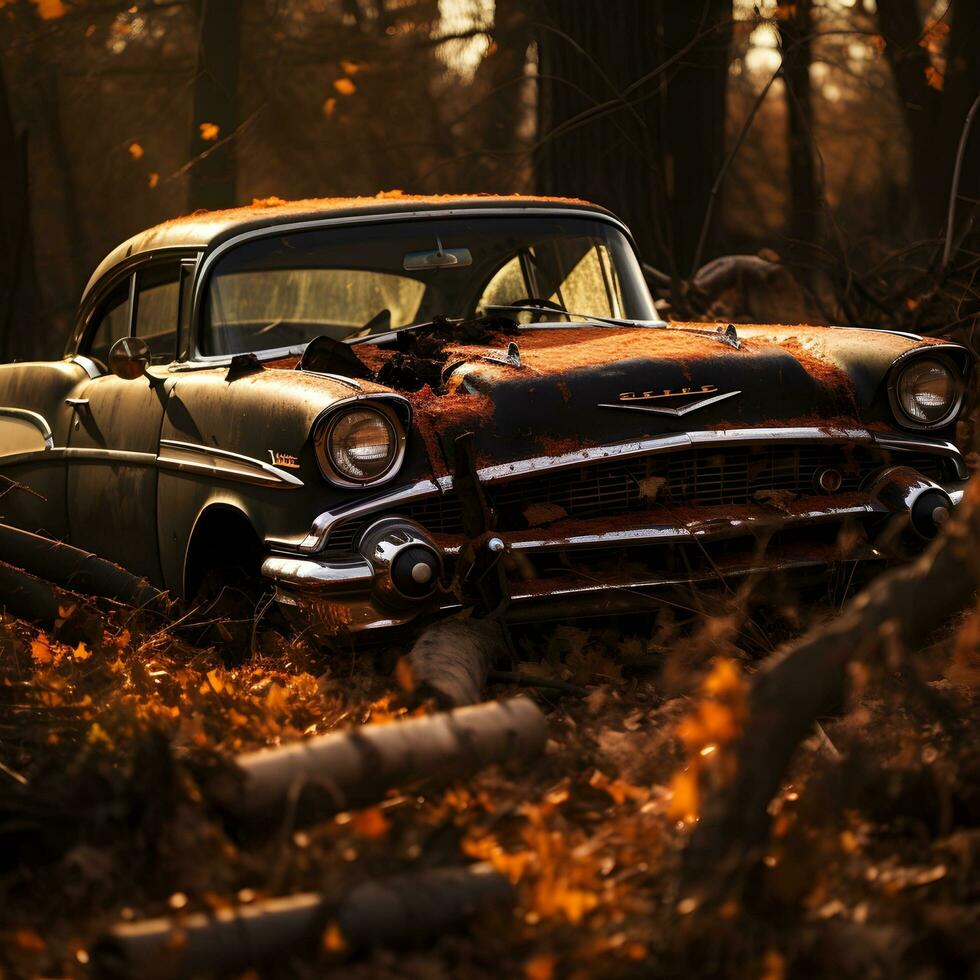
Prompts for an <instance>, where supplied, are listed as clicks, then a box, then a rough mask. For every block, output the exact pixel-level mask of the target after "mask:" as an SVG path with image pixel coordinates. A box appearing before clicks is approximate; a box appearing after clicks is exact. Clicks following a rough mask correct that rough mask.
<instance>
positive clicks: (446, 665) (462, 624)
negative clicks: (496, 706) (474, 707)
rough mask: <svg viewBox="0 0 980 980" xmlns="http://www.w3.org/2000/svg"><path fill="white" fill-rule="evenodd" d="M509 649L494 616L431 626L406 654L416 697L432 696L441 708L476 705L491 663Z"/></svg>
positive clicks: (481, 693) (481, 698)
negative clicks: (492, 617)
mask: <svg viewBox="0 0 980 980" xmlns="http://www.w3.org/2000/svg"><path fill="white" fill-rule="evenodd" d="M508 649H509V646H508V642H507V636H506V634H505V632H504V627H503V626H502V625H501V623H500V622H499V621H498V620H495V619H449V620H446V621H444V622H441V623H436V624H435V625H434V626H430V627H429V628H428V629H427V630H425V631H424V632H423V633H422V634H421V636H419V638H418V640H416V642H415V646H413V647H412V650H411V653H409V655H408V662H409V665H410V666H411V668H412V680H413V681H414V683H415V689H414V694H415V697H416V698H417V699H418V700H420V701H421V700H425V699H426V698H432V699H433V700H434V701H435V702H436V704H437V705H438V706H439V707H440V708H458V707H462V706H463V705H466V704H478V703H479V702H480V701H482V700H483V688H484V687H485V686H486V683H487V671H488V670H489V669H490V664H491V663H492V662H493V660H494V658H495V657H496V656H497V655H498V654H500V653H503V652H506V651H507V650H508Z"/></svg>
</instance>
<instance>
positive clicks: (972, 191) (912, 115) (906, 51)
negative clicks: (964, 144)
mask: <svg viewBox="0 0 980 980" xmlns="http://www.w3.org/2000/svg"><path fill="white" fill-rule="evenodd" d="M949 23H950V33H949V41H948V45H947V50H946V55H947V57H946V72H945V75H944V76H940V75H938V73H937V72H936V71H935V70H934V68H933V65H932V62H931V60H930V57H929V52H928V50H927V49H926V47H924V46H923V44H922V43H920V42H921V41H922V40H923V31H924V30H925V25H924V24H923V21H922V17H921V15H920V12H919V4H918V3H917V2H916V0H878V26H879V29H880V31H881V34H882V37H883V38H884V40H885V56H886V57H887V58H888V62H889V64H890V66H891V69H892V75H893V77H894V79H895V88H896V90H897V92H898V98H899V101H900V103H901V105H902V111H903V113H904V115H905V124H906V127H907V129H908V137H909V159H910V164H909V166H910V173H909V188H910V191H911V194H912V198H913V200H914V202H915V204H916V210H917V211H918V217H919V221H920V224H921V225H922V228H923V229H924V230H925V231H926V232H927V233H929V234H938V232H939V230H940V228H941V227H942V223H943V220H944V218H945V216H946V208H947V205H948V202H949V192H950V181H951V179H952V174H953V164H954V161H955V158H956V148H957V145H958V142H959V138H960V133H961V132H962V129H963V123H964V121H965V119H966V114H967V112H968V111H969V108H970V105H971V104H972V102H973V100H974V99H975V98H976V96H977V93H978V92H980V45H978V44H977V37H978V34H980V5H978V4H977V3H976V2H975V0H953V2H952V6H951V11H950V18H949ZM930 83H931V84H930ZM978 194H980V135H978V134H976V133H974V136H973V138H972V139H971V140H970V143H969V146H968V151H967V156H966V159H965V160H964V166H963V182H962V184H961V186H960V195H961V197H962V198H964V199H969V200H972V201H974V202H975V201H976V199H977V196H978Z"/></svg>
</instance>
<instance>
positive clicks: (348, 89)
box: [333, 78, 357, 95]
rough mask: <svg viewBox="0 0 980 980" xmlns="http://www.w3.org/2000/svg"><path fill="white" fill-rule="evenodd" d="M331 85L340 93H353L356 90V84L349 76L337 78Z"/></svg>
mask: <svg viewBox="0 0 980 980" xmlns="http://www.w3.org/2000/svg"><path fill="white" fill-rule="evenodd" d="M333 87H334V88H335V89H336V90H337V92H338V93H339V94H340V95H353V94H354V93H355V92H356V91H357V86H356V85H355V84H354V83H353V82H352V81H351V80H350V79H349V78H338V79H337V80H336V81H335V82H334V83H333Z"/></svg>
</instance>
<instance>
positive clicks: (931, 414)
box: [895, 357, 962, 427]
mask: <svg viewBox="0 0 980 980" xmlns="http://www.w3.org/2000/svg"><path fill="white" fill-rule="evenodd" d="M961 397H962V386H961V385H960V381H959V377H958V376H957V375H956V373H955V372H954V371H953V369H952V368H951V367H950V366H949V365H947V364H946V362H945V361H942V360H940V359H939V358H936V357H922V358H917V359H916V360H914V361H913V362H912V363H911V364H909V366H908V367H906V368H904V369H903V370H902V371H901V373H900V374H899V375H898V379H897V382H896V385H895V398H896V401H897V402H898V407H899V408H900V409H901V411H902V413H903V414H904V415H905V417H906V419H907V421H909V422H911V423H912V424H913V425H915V426H922V427H931V426H936V425H940V424H942V423H944V422H947V421H949V419H950V418H951V417H952V415H953V414H954V413H955V412H956V409H957V408H959V403H960V399H961Z"/></svg>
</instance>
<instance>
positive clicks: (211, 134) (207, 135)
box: [198, 122, 221, 142]
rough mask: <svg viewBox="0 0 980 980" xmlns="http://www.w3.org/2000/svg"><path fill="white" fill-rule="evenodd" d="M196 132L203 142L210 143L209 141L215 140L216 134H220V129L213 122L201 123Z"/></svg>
mask: <svg viewBox="0 0 980 980" xmlns="http://www.w3.org/2000/svg"><path fill="white" fill-rule="evenodd" d="M198 130H199V131H200V133H201V139H202V140H204V141H205V142H210V141H211V140H216V139H217V138H218V134H219V133H220V132H221V127H220V126H219V125H218V124H217V123H213V122H202V123H201V125H200V126H198Z"/></svg>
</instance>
